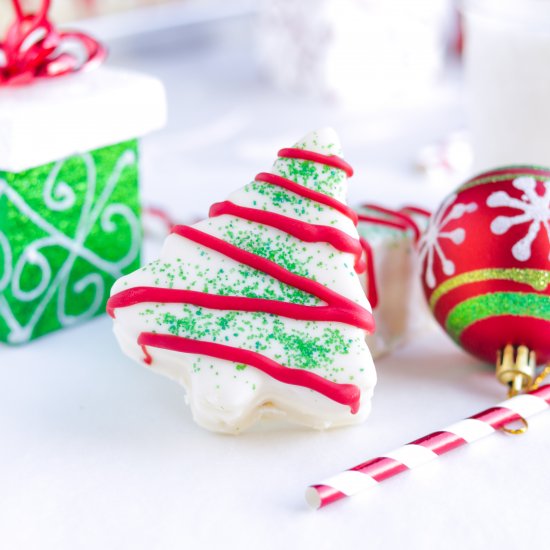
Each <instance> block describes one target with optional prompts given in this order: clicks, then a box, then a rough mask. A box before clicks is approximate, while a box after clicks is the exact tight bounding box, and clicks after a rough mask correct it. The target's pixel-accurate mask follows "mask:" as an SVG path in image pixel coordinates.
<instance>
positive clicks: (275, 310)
mask: <svg viewBox="0 0 550 550" xmlns="http://www.w3.org/2000/svg"><path fill="white" fill-rule="evenodd" d="M147 302H159V303H161V304H190V305H193V306H198V307H205V308H208V309H218V310H220V311H247V312H255V311H258V312H261V313H271V314H273V315H279V316H281V317H286V318H288V319H296V320H297V321H327V322H328V321H332V322H335V323H345V324H347V325H351V326H354V327H357V328H361V329H364V330H371V329H372V323H371V320H370V317H366V316H363V315H360V314H359V312H358V311H348V310H346V309H342V308H340V307H334V306H304V305H300V304H289V303H288V302H283V301H279V300H266V299H263V298H245V297H242V296H218V295H216V294H207V293H205V292H197V291H196V290H183V289H176V288H159V287H153V286H136V287H133V288H129V289H127V290H123V291H122V292H118V293H117V294H115V295H114V296H112V297H111V298H110V299H109V302H108V305H107V313H108V314H109V315H110V316H111V317H114V316H115V309H117V308H119V307H129V306H134V305H136V304H143V303H147Z"/></svg>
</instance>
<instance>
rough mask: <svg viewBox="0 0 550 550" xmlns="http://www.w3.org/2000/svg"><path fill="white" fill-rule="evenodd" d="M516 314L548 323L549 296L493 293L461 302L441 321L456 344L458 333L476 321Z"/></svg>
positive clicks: (459, 334)
mask: <svg viewBox="0 0 550 550" xmlns="http://www.w3.org/2000/svg"><path fill="white" fill-rule="evenodd" d="M503 315H517V316H520V317H533V318H535V319H542V320H544V321H550V296H544V295H540V294H531V293H521V292H494V293H493V294H484V295H482V296H476V297H474V298H470V299H469V300H465V301H464V302H462V303H460V304H458V305H457V306H456V307H454V308H453V309H452V310H451V311H450V313H449V315H448V316H447V319H446V321H445V328H446V330H447V332H448V334H449V335H450V336H451V337H452V338H453V339H454V340H455V341H456V342H459V341H460V336H461V335H462V332H463V331H464V330H465V329H467V328H468V327H469V326H470V325H472V324H473V323H475V322H476V321H481V320H482V319H488V318H490V317H499V316H503Z"/></svg>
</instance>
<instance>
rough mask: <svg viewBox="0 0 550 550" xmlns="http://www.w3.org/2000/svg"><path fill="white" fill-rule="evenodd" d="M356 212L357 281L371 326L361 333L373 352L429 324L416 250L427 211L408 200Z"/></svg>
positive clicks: (376, 353) (394, 344)
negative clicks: (360, 260)
mask: <svg viewBox="0 0 550 550" xmlns="http://www.w3.org/2000/svg"><path fill="white" fill-rule="evenodd" d="M357 215H358V219H359V223H358V225H357V229H358V231H359V235H360V237H361V244H362V246H363V249H364V250H365V259H366V264H367V269H366V270H365V272H364V274H362V275H361V282H362V284H363V285H364V287H365V292H366V294H367V297H368V299H369V302H370V304H371V306H372V308H373V310H374V316H375V319H376V332H375V333H374V334H370V335H369V336H367V343H368V345H369V348H370V350H371V352H372V354H373V356H374V357H379V356H381V355H383V354H384V353H387V352H389V351H391V350H392V349H395V348H396V347H397V346H399V345H400V344H403V343H404V342H406V341H407V339H408V338H409V337H410V336H412V335H413V334H415V333H418V332H419V331H421V330H423V329H425V328H426V327H428V326H430V325H431V324H433V322H432V320H431V317H430V313H429V310H428V308H427V307H426V304H425V300H424V297H423V294H422V287H421V284H420V275H419V273H420V269H419V257H418V250H417V248H418V239H419V238H420V236H421V234H422V233H423V232H424V231H425V229H426V227H427V225H428V220H429V217H430V213H429V212H428V211H426V210H424V209H422V208H417V207H413V206H408V207H404V208H402V209H399V210H394V209H390V208H387V207H383V206H379V205H375V204H364V205H362V206H361V207H360V208H358V209H357Z"/></svg>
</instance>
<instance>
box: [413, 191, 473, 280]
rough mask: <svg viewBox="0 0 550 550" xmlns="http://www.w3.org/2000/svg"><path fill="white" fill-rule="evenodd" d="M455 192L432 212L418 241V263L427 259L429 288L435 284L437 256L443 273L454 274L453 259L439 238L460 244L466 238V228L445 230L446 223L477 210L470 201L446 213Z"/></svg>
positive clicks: (426, 278) (454, 197)
mask: <svg viewBox="0 0 550 550" xmlns="http://www.w3.org/2000/svg"><path fill="white" fill-rule="evenodd" d="M456 197H457V195H456V193H453V194H452V195H450V196H449V197H447V199H446V200H445V201H444V202H443V204H442V205H441V208H440V209H439V210H438V211H437V212H436V213H435V214H434V216H433V218H432V219H431V220H430V225H429V226H428V229H427V230H426V232H425V233H424V235H423V236H422V238H421V240H420V243H419V251H418V254H419V260H420V262H419V263H420V265H422V264H423V263H424V260H427V263H426V271H425V281H426V284H427V285H428V287H429V288H434V287H435V284H436V280H435V274H434V261H435V257H436V256H437V257H438V258H439V260H440V261H441V266H442V268H443V273H445V275H454V273H455V270H456V266H455V264H454V262H453V261H451V260H449V259H448V258H447V257H446V256H445V253H444V252H443V250H442V249H441V246H440V244H439V241H440V239H448V240H450V241H452V242H453V243H454V244H456V245H460V244H462V243H463V242H464V239H465V238H466V230H465V229H464V228H462V227H457V228H455V229H453V230H452V231H445V227H446V226H447V224H448V223H449V222H451V221H453V220H458V219H460V218H462V216H464V215H465V214H470V213H472V212H474V211H475V210H477V204H476V203H475V202H470V203H467V204H464V203H457V204H454V205H453V207H452V208H451V209H450V210H449V212H448V213H447V215H445V212H447V209H448V207H449V205H451V204H452V203H453V202H454V200H455V199H456Z"/></svg>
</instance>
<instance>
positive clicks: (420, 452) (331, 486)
mask: <svg viewBox="0 0 550 550" xmlns="http://www.w3.org/2000/svg"><path fill="white" fill-rule="evenodd" d="M549 407H550V385H545V386H542V387H540V388H538V389H536V390H533V391H531V392H529V393H525V394H522V395H516V396H515V397H512V398H511V399H507V400H506V401H503V402H502V403H499V404H498V405H496V406H495V407H492V408H490V409H487V410H485V411H483V412H480V413H478V414H475V415H473V416H470V417H469V418H466V419H465V420H462V421H460V422H457V423H456V424H452V425H451V426H447V427H446V428H444V429H443V430H440V431H437V432H434V433H431V434H430V435H427V436H425V437H421V438H420V439H417V440H416V441H413V442H411V443H409V444H408V445H404V446H403V447H401V448H399V449H397V450H395V451H392V452H391V453H387V454H385V455H383V456H380V457H377V458H373V459H371V460H368V461H367V462H363V463H362V464H359V465H358V466H355V467H354V468H351V469H349V470H346V471H345V472H342V473H340V474H338V475H336V476H333V477H331V478H329V479H326V480H325V481H322V482H321V483H318V484H315V485H311V486H309V487H308V488H307V490H306V501H307V503H308V504H309V505H310V506H311V507H312V508H322V507H323V506H326V505H327V504H331V503H332V502H336V501H338V500H340V499H342V498H346V497H350V496H352V495H355V494H357V493H360V492H362V491H364V490H366V489H368V488H369V487H372V486H374V485H376V484H378V483H379V482H381V481H384V480H385V479H388V478H390V477H393V476H395V475H397V474H399V473H401V472H404V471H406V470H410V469H412V468H416V467H417V466H421V465H422V464H425V463H426V462H429V461H430V460H433V459H435V458H437V457H438V456H439V455H442V454H444V453H447V452H448V451H452V450H453V449H456V448H457V447H460V446H462V445H465V444H467V443H473V442H474V441H477V440H478V439H481V438H482V437H485V436H486V435H490V434H492V433H494V432H495V431H496V430H503V429H504V430H505V431H509V432H511V433H520V432H521V431H522V430H508V429H507V428H506V426H507V425H508V424H510V423H511V422H516V421H520V422H523V424H524V425H525V426H527V422H526V420H525V419H526V418H529V417H530V416H533V415H535V414H537V413H539V412H542V411H544V410H547V409H548V408H549Z"/></svg>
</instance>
